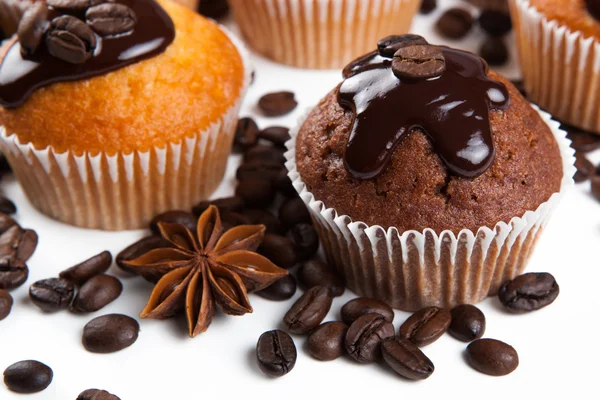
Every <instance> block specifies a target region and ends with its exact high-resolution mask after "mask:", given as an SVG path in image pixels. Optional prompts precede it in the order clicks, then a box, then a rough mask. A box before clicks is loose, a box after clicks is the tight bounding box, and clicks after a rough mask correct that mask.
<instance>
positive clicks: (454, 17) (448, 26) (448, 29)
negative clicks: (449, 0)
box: [435, 8, 473, 39]
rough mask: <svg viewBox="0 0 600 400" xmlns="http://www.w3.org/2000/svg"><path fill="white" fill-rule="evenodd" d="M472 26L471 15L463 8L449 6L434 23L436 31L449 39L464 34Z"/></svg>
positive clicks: (458, 37)
mask: <svg viewBox="0 0 600 400" xmlns="http://www.w3.org/2000/svg"><path fill="white" fill-rule="evenodd" d="M472 26H473V16H472V15H471V13H470V12H469V11H467V10H465V9H463V8H451V9H449V10H447V11H446V12H444V14H442V16H441V17H440V19H439V20H438V21H437V23H436V24H435V27H436V29H437V31H438V32H439V33H440V34H441V35H442V36H445V37H447V38H449V39H460V38H462V37H464V36H466V34H467V33H469V31H470V30H471V27H472Z"/></svg>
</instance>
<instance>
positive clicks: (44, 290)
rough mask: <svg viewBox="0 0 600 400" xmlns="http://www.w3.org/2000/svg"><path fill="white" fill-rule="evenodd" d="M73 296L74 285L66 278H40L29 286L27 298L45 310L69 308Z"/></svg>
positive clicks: (54, 310)
mask: <svg viewBox="0 0 600 400" xmlns="http://www.w3.org/2000/svg"><path fill="white" fill-rule="evenodd" d="M74 296H75V286H74V285H73V284H72V283H71V282H69V281H68V280H66V279H61V278H50V279H42V280H40V281H37V282H35V283H34V284H33V285H31V286H30V287H29V298H30V299H31V301H32V302H33V304H35V305H36V306H38V307H39V308H40V309H42V311H45V312H56V311H60V310H65V309H67V308H69V306H70V305H71V302H72V301H73V297H74Z"/></svg>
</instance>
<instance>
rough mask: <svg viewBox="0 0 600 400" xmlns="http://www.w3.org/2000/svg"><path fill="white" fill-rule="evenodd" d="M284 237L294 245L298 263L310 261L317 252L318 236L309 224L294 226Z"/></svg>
mask: <svg viewBox="0 0 600 400" xmlns="http://www.w3.org/2000/svg"><path fill="white" fill-rule="evenodd" d="M286 236H287V237H288V239H290V240H291V241H292V243H293V245H294V249H295V250H296V255H297V256H298V261H304V260H308V259H310V258H311V257H312V256H314V255H315V254H316V253H317V251H318V250H319V235H318V234H317V231H316V230H315V228H313V226H312V225H310V224H298V225H294V227H292V229H290V230H289V231H288V233H287V235H286Z"/></svg>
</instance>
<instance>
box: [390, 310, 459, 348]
mask: <svg viewBox="0 0 600 400" xmlns="http://www.w3.org/2000/svg"><path fill="white" fill-rule="evenodd" d="M451 320H452V316H451V315H450V311H448V310H446V309H443V308H439V307H426V308H423V309H421V310H419V311H417V312H416V313H414V314H413V315H411V316H410V317H409V318H408V319H407V320H406V321H405V322H404V323H403V324H402V326H401V327H400V332H399V336H400V337H402V338H404V339H408V340H410V341H411V342H413V343H414V344H416V345H417V346H419V347H424V346H427V345H428V344H431V343H433V342H435V341H436V340H438V339H439V338H440V337H441V336H442V335H443V334H444V333H446V331H447V330H448V327H449V326H450V321H451Z"/></svg>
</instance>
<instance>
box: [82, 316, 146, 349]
mask: <svg viewBox="0 0 600 400" xmlns="http://www.w3.org/2000/svg"><path fill="white" fill-rule="evenodd" d="M139 331H140V325H139V324H138V322H137V321H136V320H135V319H133V318H131V317H128V316H127V315H123V314H108V315H103V316H101V317H97V318H94V319H93V320H91V321H90V322H88V323H87V324H86V325H85V327H84V328H83V336H82V340H81V342H82V344H83V347H85V348H86V350H87V351H91V352H92V353H114V352H116V351H119V350H123V349H125V348H127V347H129V346H131V345H132V344H134V343H135V341H136V340H137V338H138V333H139Z"/></svg>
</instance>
